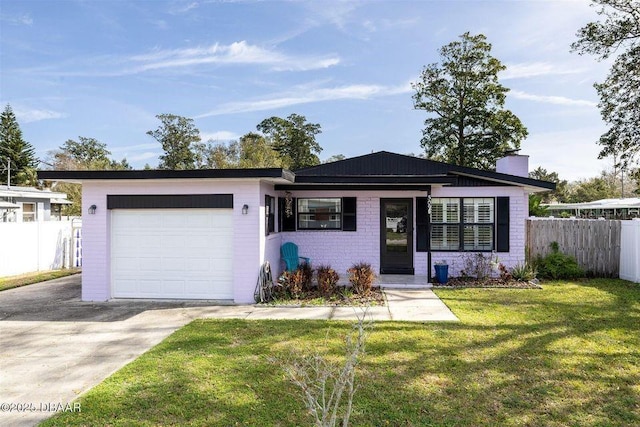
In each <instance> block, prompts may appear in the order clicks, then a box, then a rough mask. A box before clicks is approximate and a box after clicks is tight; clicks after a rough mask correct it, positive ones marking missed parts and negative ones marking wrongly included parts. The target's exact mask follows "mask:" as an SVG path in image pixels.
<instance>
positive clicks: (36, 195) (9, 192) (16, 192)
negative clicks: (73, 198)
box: [0, 187, 67, 199]
mask: <svg viewBox="0 0 640 427" xmlns="http://www.w3.org/2000/svg"><path fill="white" fill-rule="evenodd" d="M0 197H12V198H21V199H66V198H67V195H66V194H64V193H56V192H53V191H44V190H38V189H37V188H34V189H28V190H27V189H25V187H21V188H20V189H17V188H16V189H14V188H7V187H3V188H0Z"/></svg>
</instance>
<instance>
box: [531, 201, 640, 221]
mask: <svg viewBox="0 0 640 427" xmlns="http://www.w3.org/2000/svg"><path fill="white" fill-rule="evenodd" d="M543 206H546V207H547V210H548V212H549V213H550V214H551V215H555V216H558V215H560V216H566V217H570V216H574V217H577V218H585V219H595V218H605V219H633V218H640V197H627V198H624V199H602V200H594V201H592V202H583V203H551V204H546V205H543Z"/></svg>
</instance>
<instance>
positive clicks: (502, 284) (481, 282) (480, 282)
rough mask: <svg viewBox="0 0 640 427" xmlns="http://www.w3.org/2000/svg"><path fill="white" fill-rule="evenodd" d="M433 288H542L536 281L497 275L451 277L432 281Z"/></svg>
mask: <svg viewBox="0 0 640 427" xmlns="http://www.w3.org/2000/svg"><path fill="white" fill-rule="evenodd" d="M433 287H434V288H445V289H446V288H449V289H456V288H507V289H542V286H540V284H539V283H538V282H537V281H536V280H532V281H520V280H503V279H501V278H499V277H497V278H496V277H489V278H486V279H470V278H468V277H453V278H451V279H449V281H448V282H447V283H433Z"/></svg>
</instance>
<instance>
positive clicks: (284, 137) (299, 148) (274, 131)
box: [257, 113, 322, 170]
mask: <svg viewBox="0 0 640 427" xmlns="http://www.w3.org/2000/svg"><path fill="white" fill-rule="evenodd" d="M257 129H258V130H259V131H260V132H262V133H263V134H265V135H266V136H267V137H268V138H269V140H270V142H271V144H272V146H273V149H274V150H276V151H277V152H278V153H279V154H280V157H281V158H282V160H283V166H284V167H287V168H289V169H292V170H296V169H301V168H306V167H309V166H316V165H319V164H320V158H319V157H318V154H320V152H321V151H322V147H320V144H318V142H317V141H316V135H318V134H319V133H321V132H322V130H320V125H319V124H318V123H307V118H306V117H305V116H301V115H298V114H295V113H294V114H291V115H289V116H288V117H287V118H286V119H283V118H280V117H275V116H274V117H269V118H268V119H265V120H263V121H262V122H260V123H259V124H258V126H257Z"/></svg>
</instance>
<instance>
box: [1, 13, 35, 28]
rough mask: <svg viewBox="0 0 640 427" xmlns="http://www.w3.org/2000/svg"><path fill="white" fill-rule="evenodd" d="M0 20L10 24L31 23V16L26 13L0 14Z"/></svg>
mask: <svg viewBox="0 0 640 427" xmlns="http://www.w3.org/2000/svg"><path fill="white" fill-rule="evenodd" d="M0 21H2V22H6V23H8V24H11V25H29V26H30V25H33V18H32V17H31V16H30V15H28V14H26V13H25V14H22V15H0Z"/></svg>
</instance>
